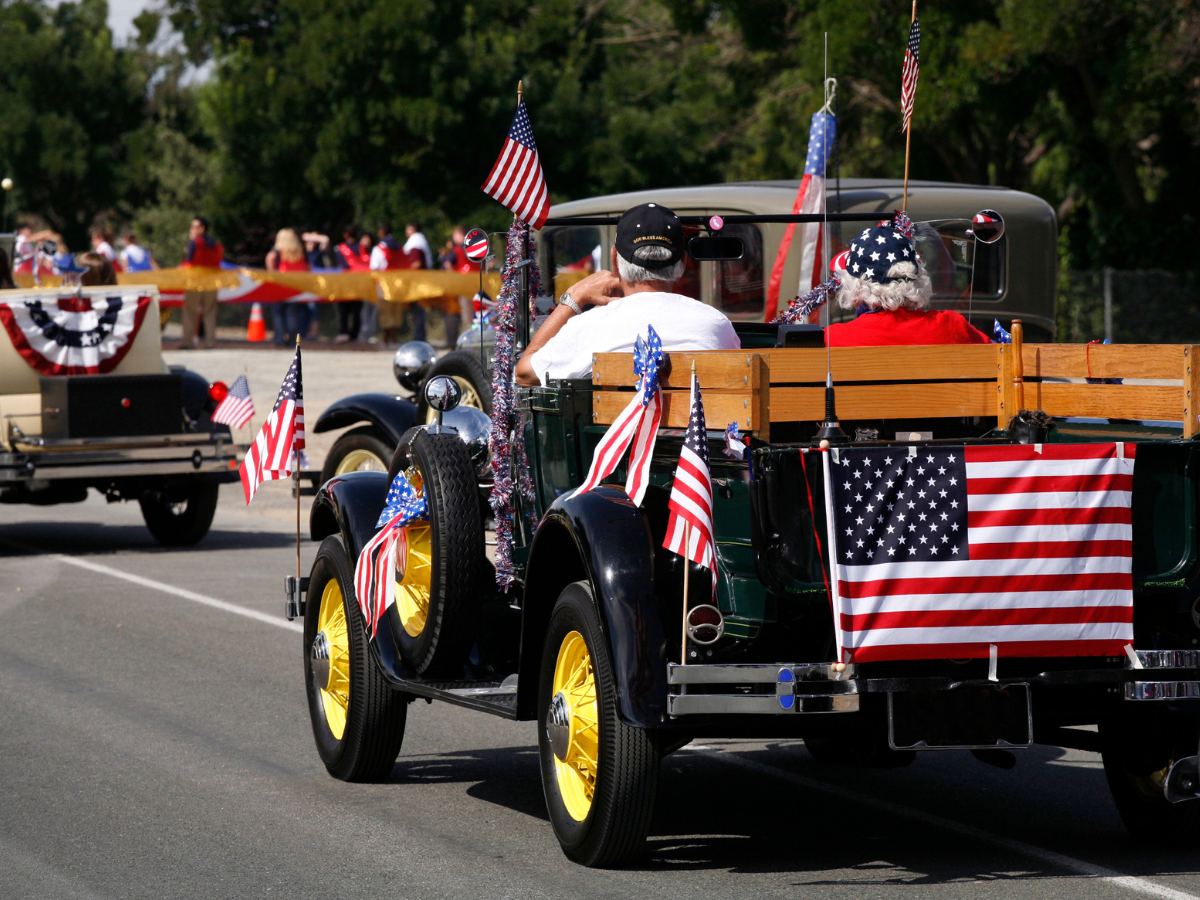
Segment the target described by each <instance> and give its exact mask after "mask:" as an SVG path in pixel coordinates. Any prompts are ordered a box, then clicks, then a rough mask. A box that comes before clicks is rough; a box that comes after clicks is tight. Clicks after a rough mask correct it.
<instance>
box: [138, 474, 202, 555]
mask: <svg viewBox="0 0 1200 900" xmlns="http://www.w3.org/2000/svg"><path fill="white" fill-rule="evenodd" d="M220 490H221V486H220V485H219V484H216V483H215V482H209V481H201V480H199V479H197V478H193V479H189V481H188V484H187V487H186V488H184V489H183V491H182V492H176V491H175V490H173V489H172V488H171V487H167V488H166V489H164V490H162V491H147V492H146V493H144V494H142V496H141V497H139V498H138V505H139V506H141V508H142V519H143V520H145V522H146V527H147V528H148V529H149V530H150V534H151V535H153V536H154V539H155V540H156V541H158V542H159V543H160V544H162V545H163V546H164V547H190V546H191V545H192V544H196V543H199V542H200V540H201V539H203V537H204V536H205V535H206V534H208V529H209V527H210V526H211V525H212V520H213V516H214V515H215V514H216V512H217V495H218V494H219V492H220Z"/></svg>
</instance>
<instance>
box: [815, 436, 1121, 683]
mask: <svg viewBox="0 0 1200 900" xmlns="http://www.w3.org/2000/svg"><path fill="white" fill-rule="evenodd" d="M1135 449H1136V446H1135V445H1133V444H1074V445H1072V444H1044V445H1036V444H1024V445H1009V446H989V447H961V446H959V447H946V446H938V447H915V446H914V447H904V446H900V447H889V448H872V449H862V450H854V449H839V450H836V451H831V452H829V453H826V454H823V456H824V458H825V496H826V503H827V510H826V511H827V514H828V521H829V531H830V534H829V537H830V540H829V542H830V545H831V546H832V548H833V559H832V560H831V569H832V571H831V573H830V576H831V581H832V587H833V602H834V618H835V621H834V628H835V633H836V635H837V644H838V650H839V656H840V657H841V661H842V662H874V661H876V660H899V659H967V658H980V657H984V658H986V657H987V656H988V655H989V645H991V644H995V645H997V646H998V648H999V655H1000V656H1007V657H1037V656H1121V655H1122V654H1123V653H1124V652H1125V651H1124V647H1125V645H1126V644H1128V643H1130V642H1131V641H1132V640H1133V575H1132V559H1133V519H1132V508H1131V504H1130V498H1131V495H1132V490H1133V468H1134V451H1135Z"/></svg>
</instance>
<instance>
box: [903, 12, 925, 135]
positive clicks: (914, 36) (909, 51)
mask: <svg viewBox="0 0 1200 900" xmlns="http://www.w3.org/2000/svg"><path fill="white" fill-rule="evenodd" d="M914 6H915V4H914ZM920 50H921V20H920V19H918V18H917V17H916V15H914V16H913V20H912V25H911V26H910V27H909V29H908V46H906V47H905V48H904V72H903V74H902V75H901V77H900V112H901V114H902V115H903V116H904V124H903V126H901V128H900V130H901V131H908V129H909V126H910V125H911V124H912V114H913V101H914V100H916V98H917V76H918V75H919V74H920V71H921V59H920Z"/></svg>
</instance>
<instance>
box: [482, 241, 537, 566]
mask: <svg viewBox="0 0 1200 900" xmlns="http://www.w3.org/2000/svg"><path fill="white" fill-rule="evenodd" d="M528 240H529V226H528V225H527V224H525V223H524V222H522V221H520V220H517V221H514V222H513V224H512V227H511V228H509V230H508V249H507V251H506V253H505V258H504V272H503V276H502V279H501V286H500V294H499V296H498V297H497V298H496V303H495V306H493V307H492V310H491V316H492V328H493V329H494V331H495V349H494V355H493V360H492V433H491V435H490V437H489V438H488V450H489V452H490V453H491V459H492V479H493V481H492V493H491V496H490V498H489V502H490V503H491V507H492V518H493V519H494V520H495V523H496V584H498V585H499V586H500V587H501V588H502V589H503V590H507V589H508V588H509V586H510V585H511V584H512V583H513V581H514V580H515V578H514V574H513V572H514V567H513V559H512V549H513V529H514V527H515V523H514V520H513V491H514V489H517V490H520V492H521V496H522V497H524V498H525V500H526V507H525V508H526V515H527V516H528V515H529V512H528V511H529V510H531V509H532V508H533V500H534V488H533V478H532V476H531V475H530V472H529V460H528V458H527V457H526V455H525V433H524V429H523V428H522V423H521V416H520V414H519V413H518V411H517V409H516V405H515V403H514V401H515V399H516V385H515V384H514V383H513V365H514V362H515V361H514V359H513V353H514V352H515V350H516V334H517V303H518V295H519V294H520V292H521V271H520V269H519V268H517V266H518V265H519V264H520V263H521V262H522V261H523V260H524V255H525V254H524V249H525V246H526V243H527V242H528ZM541 289H542V274H541V271H540V270H539V269H538V264H537V258H536V257H533V259H532V261H531V262H530V264H529V295H528V297H527V298H526V299H525V302H528V303H529V305H530V318H531V321H532V316H533V300H534V298H535V297H537V296H538V295H539V294H540V293H541ZM514 461H515V464H516V470H517V472H518V475H517V481H518V483H517V484H516V485H514V484H513V467H514Z"/></svg>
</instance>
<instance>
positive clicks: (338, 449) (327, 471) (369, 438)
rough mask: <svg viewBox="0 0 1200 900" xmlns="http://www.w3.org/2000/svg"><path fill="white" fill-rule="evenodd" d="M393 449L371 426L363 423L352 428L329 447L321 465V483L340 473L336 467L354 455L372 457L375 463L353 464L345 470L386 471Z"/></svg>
mask: <svg viewBox="0 0 1200 900" xmlns="http://www.w3.org/2000/svg"><path fill="white" fill-rule="evenodd" d="M395 450H396V448H395V446H394V445H392V443H391V442H390V441H388V440H387V439H386V438H385V437H384V436H383V435H382V434H380V433H379V431H378V430H377V429H376V428H374V427H373V426H371V425H363V426H362V427H360V428H352V429H350V430H349V431H347V432H346V433H345V434H343V435H342V436H341V437H339V438H338V439H337V440H336V441H334V442H333V446H332V447H330V448H329V455H328V456H326V457H325V465H323V466H322V467H321V484H324V483H325V482H327V481H328V480H329V479H330V478H332V477H333V476H334V475H340V474H342V473H341V472H339V471H338V469H339V468H343V463H344V462H346V461H347V460H353V459H354V458H356V457H363V458H366V457H368V456H370V457H374V458H375V460H376V463H375V464H374V465H373V466H372V465H368V466H366V467H364V466H353V467H352V468H350V469H347V470H346V471H352V472H361V471H368V472H386V471H387V467H388V463H389V462H390V461H391V459H392V454H393V453H394V452H395Z"/></svg>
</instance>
